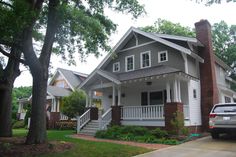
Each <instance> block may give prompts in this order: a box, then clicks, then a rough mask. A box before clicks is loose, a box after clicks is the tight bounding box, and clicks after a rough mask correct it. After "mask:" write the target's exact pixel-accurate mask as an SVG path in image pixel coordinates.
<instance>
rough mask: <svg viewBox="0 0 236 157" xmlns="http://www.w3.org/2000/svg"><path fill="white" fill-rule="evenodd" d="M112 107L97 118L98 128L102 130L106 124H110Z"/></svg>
mask: <svg viewBox="0 0 236 157" xmlns="http://www.w3.org/2000/svg"><path fill="white" fill-rule="evenodd" d="M111 111H112V108H110V109H108V110H107V111H106V112H105V113H104V114H103V115H102V116H101V118H99V129H100V130H104V129H106V128H107V125H109V124H110V122H111V120H112V115H111V114H112V112H111Z"/></svg>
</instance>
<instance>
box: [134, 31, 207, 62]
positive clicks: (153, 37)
mask: <svg viewBox="0 0 236 157" xmlns="http://www.w3.org/2000/svg"><path fill="white" fill-rule="evenodd" d="M134 31H135V32H137V33H139V34H141V35H143V36H146V37H149V38H151V39H153V40H155V41H157V42H160V43H162V44H164V45H167V46H169V47H172V48H174V49H176V50H179V51H180V52H184V53H186V54H188V55H190V56H192V57H194V58H195V59H197V60H198V61H199V62H201V63H203V62H204V60H203V59H202V58H201V57H200V56H198V55H197V54H195V53H193V52H192V51H191V50H189V49H187V48H184V47H182V46H179V45H177V44H175V43H172V42H170V41H167V40H165V39H162V38H159V37H157V36H155V35H153V34H149V33H146V32H143V31H141V30H138V29H135V28H134Z"/></svg>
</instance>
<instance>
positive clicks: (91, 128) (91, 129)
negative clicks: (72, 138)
mask: <svg viewBox="0 0 236 157" xmlns="http://www.w3.org/2000/svg"><path fill="white" fill-rule="evenodd" d="M98 130H99V122H98V120H92V121H90V122H89V123H88V124H87V125H85V126H84V127H83V128H82V130H81V131H80V132H79V134H83V135H89V136H94V135H95V133H96V132H97V131H98Z"/></svg>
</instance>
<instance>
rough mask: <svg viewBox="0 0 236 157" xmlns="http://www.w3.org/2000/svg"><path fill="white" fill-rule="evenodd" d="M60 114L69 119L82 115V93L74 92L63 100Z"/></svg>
mask: <svg viewBox="0 0 236 157" xmlns="http://www.w3.org/2000/svg"><path fill="white" fill-rule="evenodd" d="M62 103H63V106H62V113H63V114H65V115H66V116H68V117H69V118H75V117H76V116H78V115H81V114H83V112H84V109H85V104H86V97H85V93H84V92H83V91H81V90H80V91H74V92H73V93H72V94H71V95H70V96H68V97H65V98H63V102H62Z"/></svg>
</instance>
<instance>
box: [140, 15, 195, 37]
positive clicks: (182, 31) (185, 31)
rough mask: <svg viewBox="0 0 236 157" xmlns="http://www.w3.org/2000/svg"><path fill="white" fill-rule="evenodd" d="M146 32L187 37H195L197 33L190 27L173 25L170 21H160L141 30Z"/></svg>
mask: <svg viewBox="0 0 236 157" xmlns="http://www.w3.org/2000/svg"><path fill="white" fill-rule="evenodd" d="M141 29H142V30H143V31H145V32H155V33H161V34H171V35H179V36H186V37H195V36H196V35H195V32H194V30H193V29H191V28H190V27H184V26H182V25H180V23H173V22H171V21H168V20H164V19H158V20H157V21H156V22H155V23H154V25H153V26H146V27H143V28H141Z"/></svg>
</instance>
